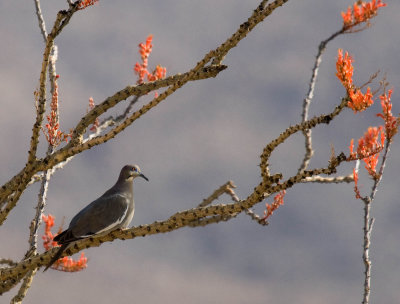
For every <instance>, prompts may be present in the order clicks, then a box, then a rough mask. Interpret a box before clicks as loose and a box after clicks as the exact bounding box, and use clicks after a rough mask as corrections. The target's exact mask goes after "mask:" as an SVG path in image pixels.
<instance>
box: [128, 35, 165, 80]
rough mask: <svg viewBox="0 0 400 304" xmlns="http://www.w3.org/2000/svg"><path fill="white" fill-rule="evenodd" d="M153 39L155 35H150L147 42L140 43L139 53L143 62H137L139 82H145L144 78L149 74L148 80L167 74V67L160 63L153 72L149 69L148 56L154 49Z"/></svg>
mask: <svg viewBox="0 0 400 304" xmlns="http://www.w3.org/2000/svg"><path fill="white" fill-rule="evenodd" d="M152 40H153V36H152V35H149V36H148V37H147V39H146V42H145V43H140V44H139V54H140V56H141V58H142V63H139V62H136V64H135V67H134V71H135V73H136V74H137V75H138V80H137V84H141V83H144V78H145V77H146V76H147V80H148V81H155V80H158V79H162V78H165V75H166V74H167V69H166V68H163V67H162V66H160V65H157V66H156V68H155V70H154V71H153V72H149V71H148V70H147V67H148V58H149V56H150V53H151V51H152V47H153V45H152V44H151V42H152Z"/></svg>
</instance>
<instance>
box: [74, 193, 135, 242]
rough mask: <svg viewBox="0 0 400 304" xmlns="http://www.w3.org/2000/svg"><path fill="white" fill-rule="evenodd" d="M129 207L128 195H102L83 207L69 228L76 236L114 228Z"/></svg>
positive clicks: (117, 225)
mask: <svg viewBox="0 0 400 304" xmlns="http://www.w3.org/2000/svg"><path fill="white" fill-rule="evenodd" d="M128 207H129V200H128V199H127V197H126V196H123V195H119V194H114V195H107V196H102V197H100V198H98V199H97V200H95V201H93V202H92V203H90V204H89V205H88V206H86V207H85V208H84V209H82V210H81V211H80V212H79V213H78V214H77V215H76V216H75V217H74V218H73V219H72V220H71V223H70V225H69V228H68V230H70V231H71V235H72V236H73V237H74V238H83V237H87V236H89V235H93V234H97V233H99V232H105V231H111V230H114V229H116V228H118V227H119V225H120V224H121V222H122V221H123V219H124V218H125V216H126V214H127V212H128Z"/></svg>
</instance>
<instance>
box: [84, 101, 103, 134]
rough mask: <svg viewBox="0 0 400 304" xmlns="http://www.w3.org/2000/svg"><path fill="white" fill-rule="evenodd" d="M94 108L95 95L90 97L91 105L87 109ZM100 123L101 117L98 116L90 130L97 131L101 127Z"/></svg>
mask: <svg viewBox="0 0 400 304" xmlns="http://www.w3.org/2000/svg"><path fill="white" fill-rule="evenodd" d="M93 108H94V100H93V97H90V98H89V107H88V110H87V111H88V112H89V111H90V110H92V109H93ZM99 125H100V122H99V118H98V117H97V118H96V120H95V121H94V123H93V124H92V126H91V127H90V129H89V130H90V131H92V132H96V130H97V128H98V127H99Z"/></svg>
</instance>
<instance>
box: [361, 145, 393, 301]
mask: <svg viewBox="0 0 400 304" xmlns="http://www.w3.org/2000/svg"><path fill="white" fill-rule="evenodd" d="M391 143H392V141H391V140H386V147H385V150H384V153H383V157H382V164H381V166H380V168H379V173H378V174H377V176H378V178H376V179H375V180H374V184H373V186H372V190H371V194H370V195H369V196H368V197H363V198H361V199H362V201H363V202H364V226H363V231H364V242H363V262H364V267H365V268H364V293H363V300H362V303H363V304H368V303H369V297H370V294H371V260H370V258H369V246H370V245H371V233H372V228H373V225H374V221H375V219H374V218H372V217H371V203H372V202H373V200H374V199H375V195H376V192H377V190H378V185H379V183H380V182H381V180H382V176H383V171H384V169H385V166H386V161H387V157H388V153H389V151H390V146H391Z"/></svg>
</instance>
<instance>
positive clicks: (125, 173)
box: [119, 165, 149, 182]
mask: <svg viewBox="0 0 400 304" xmlns="http://www.w3.org/2000/svg"><path fill="white" fill-rule="evenodd" d="M138 176H140V177H143V178H144V179H145V180H147V181H148V180H149V179H148V178H147V177H146V176H144V174H143V173H142V172H141V171H140V168H139V166H138V165H126V166H124V167H123V168H122V170H121V174H120V176H119V178H120V179H121V178H122V179H123V180H125V181H129V182H131V181H133V179H134V178H135V177H138Z"/></svg>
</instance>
